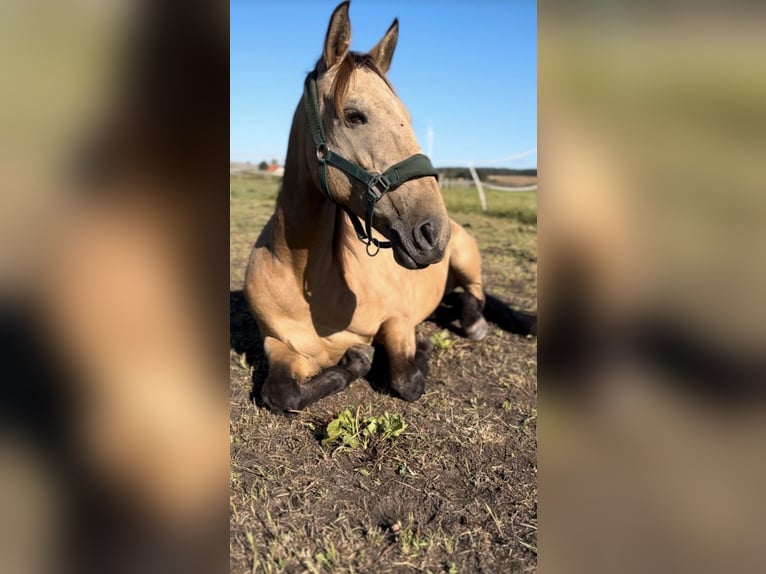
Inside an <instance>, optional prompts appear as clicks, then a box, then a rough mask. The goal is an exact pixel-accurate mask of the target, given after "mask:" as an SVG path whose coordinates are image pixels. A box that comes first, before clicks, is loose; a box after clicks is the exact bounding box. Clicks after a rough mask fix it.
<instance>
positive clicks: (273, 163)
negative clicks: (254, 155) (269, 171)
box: [271, 159, 279, 166]
mask: <svg viewBox="0 0 766 574" xmlns="http://www.w3.org/2000/svg"><path fill="white" fill-rule="evenodd" d="M271 165H274V166H277V165H279V162H277V160H275V159H272V160H271Z"/></svg>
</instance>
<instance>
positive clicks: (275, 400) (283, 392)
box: [261, 345, 373, 413]
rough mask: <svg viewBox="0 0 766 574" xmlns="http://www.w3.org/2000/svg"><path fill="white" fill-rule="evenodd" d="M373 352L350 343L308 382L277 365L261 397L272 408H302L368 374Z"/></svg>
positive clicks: (264, 386) (273, 409) (278, 409)
mask: <svg viewBox="0 0 766 574" xmlns="http://www.w3.org/2000/svg"><path fill="white" fill-rule="evenodd" d="M372 356H373V348H372V347H368V346H362V345H360V346H356V347H351V348H350V349H349V350H348V351H346V354H345V355H343V358H342V359H341V360H340V362H339V363H338V364H337V365H336V366H334V367H330V368H329V369H325V370H324V371H322V372H321V373H319V374H318V375H316V376H314V377H312V378H311V379H309V380H308V381H305V382H299V381H297V380H295V379H294V378H293V377H291V376H290V375H288V374H286V373H285V372H284V371H283V370H282V369H280V368H278V367H276V368H274V369H273V371H271V370H270V372H269V376H268V377H267V379H266V382H265V383H264V384H263V391H262V392H261V398H262V399H263V402H264V403H265V404H266V406H267V407H269V408H270V409H271V410H272V411H275V412H282V413H284V412H290V411H299V410H301V409H304V408H306V407H307V406H308V405H310V404H311V403H314V402H316V401H318V400H319V399H322V398H324V397H327V396H329V395H332V394H334V393H337V392H340V391H342V390H343V389H345V388H346V387H347V386H348V385H349V384H350V383H351V382H352V381H354V380H356V379H358V378H359V377H363V376H364V375H366V374H367V373H368V372H369V370H370V366H371V365H372Z"/></svg>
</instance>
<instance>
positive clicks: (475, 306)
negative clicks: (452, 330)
mask: <svg viewBox="0 0 766 574" xmlns="http://www.w3.org/2000/svg"><path fill="white" fill-rule="evenodd" d="M460 303H461V305H460V307H461V308H460V326H461V327H462V328H463V331H464V332H465V336H466V337H468V339H470V340H471V341H481V340H482V339H483V338H484V337H486V336H487V333H488V332H489V324H487V321H486V320H485V319H484V315H482V311H483V310H484V299H478V298H477V297H474V296H473V295H471V294H470V293H469V292H468V291H463V292H462V293H461V294H460Z"/></svg>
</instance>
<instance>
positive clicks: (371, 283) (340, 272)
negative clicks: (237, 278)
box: [244, 2, 489, 414]
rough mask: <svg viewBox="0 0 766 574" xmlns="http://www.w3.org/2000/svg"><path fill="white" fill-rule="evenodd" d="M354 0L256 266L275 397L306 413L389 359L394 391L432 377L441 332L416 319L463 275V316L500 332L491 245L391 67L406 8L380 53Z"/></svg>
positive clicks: (296, 132) (277, 405)
mask: <svg viewBox="0 0 766 574" xmlns="http://www.w3.org/2000/svg"><path fill="white" fill-rule="evenodd" d="M348 10H349V2H343V3H342V4H340V5H338V7H337V8H336V9H335V10H334V12H333V14H332V16H331V18H330V23H329V26H328V28H327V33H326V37H325V41H324V48H323V52H322V55H321V57H320V58H319V60H318V61H317V63H316V66H315V68H314V70H313V71H312V72H311V73H310V74H309V75H308V77H307V78H306V81H305V83H304V91H303V97H302V99H301V101H300V102H299V104H298V106H297V108H296V111H295V114H294V116H293V120H292V127H291V130H290V137H289V142H288V149H287V157H286V161H285V171H284V177H283V181H282V187H281V189H280V192H279V194H278V197H277V202H276V207H275V211H274V213H273V215H272V217H271V219H270V220H269V222H268V223H267V224H266V226H265V228H264V229H263V231H262V232H261V234H260V236H259V238H258V240H257V241H256V243H255V246H254V249H253V251H252V254H251V256H250V259H249V262H248V265H247V270H246V275H245V288H244V291H245V296H246V298H247V300H248V304H249V307H250V310H251V312H252V314H253V316H254V317H255V319H256V322H257V324H258V328H259V330H260V333H261V336H262V337H263V344H264V350H265V354H266V357H267V361H268V375H267V377H266V380H265V382H264V384H263V389H262V393H261V398H262V401H263V403H264V404H265V405H266V406H267V407H269V408H270V409H271V410H272V411H275V412H278V413H285V414H289V413H294V412H296V411H300V410H302V409H304V408H305V407H306V406H308V405H310V404H312V403H314V402H315V401H317V400H319V399H321V398H324V397H326V396H329V395H331V394H333V393H337V392H339V391H341V390H343V389H345V388H346V387H347V386H348V385H349V384H350V383H351V382H353V381H354V380H356V379H357V378H360V377H363V376H365V375H366V374H367V373H368V372H369V370H370V368H371V365H372V359H373V354H374V350H373V349H374V347H373V346H372V345H373V344H377V345H380V346H382V347H383V348H384V349H385V351H386V353H387V355H388V358H389V361H388V369H389V372H388V378H389V384H390V387H391V389H393V391H395V393H396V394H398V396H399V397H401V398H402V399H404V400H407V401H415V400H417V399H418V398H420V397H421V395H422V394H423V392H424V389H425V377H426V374H427V372H428V358H429V355H430V353H431V351H432V349H433V345H432V344H431V343H430V341H428V340H426V339H422V338H417V336H416V332H415V328H416V326H417V325H418V324H419V323H421V322H422V321H424V320H425V319H426V318H427V317H429V315H431V314H432V313H433V311H434V310H435V309H436V308H437V307H438V306H439V304H440V302H441V301H442V298H443V297H444V296H445V294H446V293H449V292H451V291H452V290H453V289H455V288H456V287H461V288H462V292H461V293H460V295H459V297H460V301H461V303H462V309H461V311H460V325H461V327H462V329H463V331H464V334H465V335H466V336H467V338H468V339H470V340H474V341H478V340H481V339H482V338H484V337H485V336H486V334H487V332H488V330H489V326H488V324H487V321H486V320H485V318H484V316H483V314H482V310H483V308H484V305H485V294H484V289H483V284H482V276H481V256H480V254H479V250H478V246H477V244H476V241H475V239H474V238H473V237H471V236H470V235H469V234H468V232H467V231H466V230H465V229H463V228H462V227H461V226H460V225H458V224H457V223H455V222H454V221H452V220H451V219H450V218H449V217H448V215H447V211H446V208H445V206H444V201H443V198H442V195H441V192H440V189H439V185H438V181H437V172H436V171H435V170H434V168H433V167H432V165H431V163H430V160H429V159H428V158H427V157H426V156H425V155H423V154H422V153H421V152H420V147H419V146H418V143H417V141H416V138H415V134H414V131H413V129H412V126H411V121H410V117H409V115H408V112H407V109H406V108H405V106H404V105H403V104H402V102H401V101H400V100H399V98H398V97H397V95H396V94H395V92H394V90H393V87H392V85H391V83H390V82H389V80H388V78H387V76H386V74H387V72H388V70H389V68H390V65H391V60H392V57H393V54H394V50H395V48H396V44H397V39H398V35H399V22H398V19H395V20H394V21H393V24H392V25H391V26H390V27H389V29H388V31H387V32H386V33H385V34H384V36H383V37H382V39H381V40H380V41H379V42H378V43H377V44H376V45H375V46H374V47H373V48H372V50H370V52H369V53H358V52H352V51H349V46H350V39H351V25H350V21H349V16H348Z"/></svg>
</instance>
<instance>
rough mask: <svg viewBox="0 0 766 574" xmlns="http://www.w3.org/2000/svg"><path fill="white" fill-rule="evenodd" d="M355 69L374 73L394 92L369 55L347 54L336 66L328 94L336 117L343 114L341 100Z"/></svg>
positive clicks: (346, 91)
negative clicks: (363, 69) (336, 69)
mask: <svg viewBox="0 0 766 574" xmlns="http://www.w3.org/2000/svg"><path fill="white" fill-rule="evenodd" d="M357 68H366V69H368V70H371V71H373V72H375V73H376V74H377V75H378V76H380V78H381V79H382V80H383V81H384V82H386V85H387V86H388V87H389V88H390V89H391V91H392V92H393V91H394V88H393V86H392V85H391V84H390V83H389V81H388V78H386V76H385V74H384V73H383V72H381V71H380V69H379V68H378V65H377V64H376V63H375V60H374V59H373V58H372V56H370V55H369V54H362V53H360V52H348V53H346V55H345V57H344V58H343V60H342V61H341V62H340V64H338V71H337V72H336V74H335V78H334V79H333V81H332V88H331V90H330V93H331V95H332V102H333V106H334V107H335V114H336V115H337V116H338V117H342V112H343V100H344V99H345V97H346V94H347V93H348V86H349V82H350V81H351V75H352V74H353V73H354V70H355V69H357Z"/></svg>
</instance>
